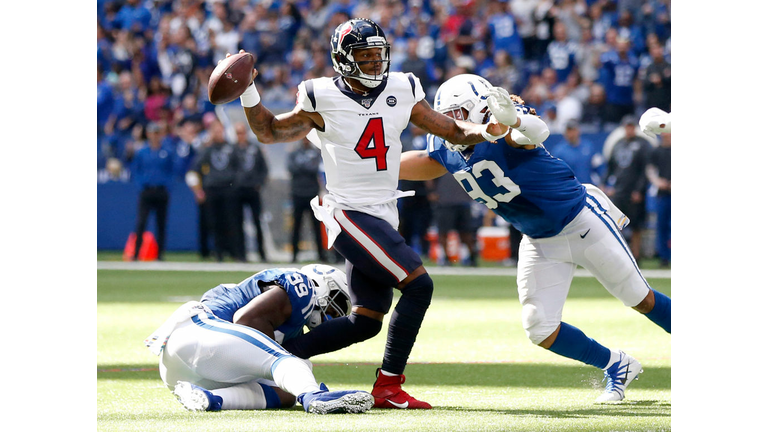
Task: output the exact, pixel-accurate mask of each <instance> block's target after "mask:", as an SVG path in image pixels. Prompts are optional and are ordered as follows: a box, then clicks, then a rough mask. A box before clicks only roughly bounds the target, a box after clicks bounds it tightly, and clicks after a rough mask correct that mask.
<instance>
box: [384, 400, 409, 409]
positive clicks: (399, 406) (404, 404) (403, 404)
mask: <svg viewBox="0 0 768 432" xmlns="http://www.w3.org/2000/svg"><path fill="white" fill-rule="evenodd" d="M387 402H389V403H391V404H392V405H394V406H395V407H397V408H400V409H406V408H408V401H405V403H397V402H392V401H391V400H389V399H387Z"/></svg>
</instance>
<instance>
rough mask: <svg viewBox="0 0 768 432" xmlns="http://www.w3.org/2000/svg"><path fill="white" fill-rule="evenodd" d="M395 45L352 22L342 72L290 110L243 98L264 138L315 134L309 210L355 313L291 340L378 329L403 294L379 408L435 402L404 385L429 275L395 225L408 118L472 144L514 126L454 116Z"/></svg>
mask: <svg viewBox="0 0 768 432" xmlns="http://www.w3.org/2000/svg"><path fill="white" fill-rule="evenodd" d="M389 51H390V45H389V43H388V42H387V39H386V36H385V35H384V32H383V31H382V29H381V27H379V25H378V24H376V23H375V22H373V21H371V20H369V19H361V18H358V19H352V20H349V21H347V22H345V23H343V24H341V25H339V26H338V27H337V28H336V30H335V31H334V34H333V35H332V37H331V60H332V62H333V67H334V70H335V71H336V72H337V73H338V74H339V75H338V76H336V77H333V78H317V79H310V80H306V81H304V82H302V83H301V84H299V91H298V100H297V104H296V107H295V108H294V109H293V111H291V112H288V113H284V114H280V115H277V116H275V115H274V114H272V113H271V112H270V111H269V110H268V109H267V108H265V107H264V106H263V104H261V103H260V100H261V98H260V96H259V94H258V91H257V90H256V86H255V84H251V86H250V87H248V89H247V90H246V91H245V92H244V93H243V94H242V95H241V96H240V101H241V104H242V106H243V107H244V110H245V115H246V118H247V119H248V123H249V124H250V126H251V129H252V130H253V132H254V133H255V134H256V136H257V137H258V139H259V141H261V142H262V143H265V144H271V143H281V142H292V141H298V140H300V139H302V138H304V137H305V136H308V134H309V133H310V132H312V134H311V135H309V138H311V139H313V140H314V141H315V142H316V144H317V145H318V146H319V147H320V148H321V150H322V156H323V163H324V165H325V169H326V175H327V189H328V192H329V193H328V194H327V195H325V196H324V197H323V200H322V203H321V202H320V201H319V199H318V198H315V200H314V202H313V210H314V212H315V216H316V217H317V218H318V219H320V220H321V221H322V222H323V223H324V224H325V226H326V229H327V230H328V239H329V247H330V245H333V247H334V248H335V249H336V250H337V251H338V252H339V253H340V254H341V255H342V256H344V258H345V259H346V266H347V267H346V270H347V278H348V281H349V288H350V292H351V297H352V305H353V311H352V314H351V315H350V316H348V317H341V318H338V319H335V320H330V321H328V322H325V323H323V324H322V325H320V326H318V327H317V328H316V329H315V330H313V331H312V332H310V333H307V334H306V335H303V336H299V337H297V338H294V339H292V340H291V341H289V342H288V343H287V344H286V345H285V347H286V348H287V349H288V350H289V351H291V352H292V353H294V354H296V355H297V356H299V357H302V358H309V357H311V356H314V355H317V354H322V353H326V352H329V351H334V350H337V349H340V348H343V347H346V346H349V345H351V344H353V343H357V342H361V341H364V340H366V339H369V338H371V337H373V336H375V335H376V334H377V333H379V331H380V330H381V327H382V321H383V318H384V316H385V315H386V314H387V312H389V309H390V307H391V305H392V299H393V288H397V289H399V290H400V291H401V292H402V296H401V298H400V300H399V301H398V303H397V305H396V306H395V310H394V311H393V312H392V316H391V319H390V323H389V330H388V335H387V343H386V347H385V351H384V358H383V362H382V366H381V368H379V369H377V371H376V376H377V379H376V382H375V383H374V387H373V391H372V392H371V393H372V394H373V396H374V397H375V407H378V408H400V409H405V408H407V409H429V408H431V405H430V404H429V403H426V402H423V401H419V400H417V399H415V398H413V397H411V396H410V395H409V394H408V393H406V392H405V391H403V390H402V388H401V384H402V383H403V382H404V381H405V376H404V375H403V372H404V370H405V366H406V363H407V361H408V357H409V355H410V352H411V349H412V347H413V344H414V342H415V341H416V336H417V334H418V332H419V328H420V327H421V323H422V320H423V318H424V314H425V313H426V311H427V308H428V307H429V304H430V302H431V298H432V290H433V283H432V279H431V278H430V276H429V275H428V274H427V272H426V270H425V269H424V266H423V265H422V262H421V259H420V257H419V255H418V254H417V253H415V252H414V251H413V250H412V249H411V248H410V247H409V246H407V245H406V243H405V240H404V239H403V237H402V236H401V235H400V234H399V233H398V232H397V226H398V224H399V221H398V213H397V199H398V198H400V197H403V196H408V195H412V194H413V192H411V193H410V194H409V193H404V192H400V191H398V190H397V186H398V177H399V170H400V154H401V152H402V144H401V142H400V135H401V134H402V132H403V130H404V129H405V128H406V127H407V126H408V123H409V122H410V123H413V124H415V125H416V126H418V127H420V128H421V129H424V130H425V131H427V132H429V133H432V134H435V135H437V136H440V137H443V138H445V139H447V140H449V141H451V142H455V143H461V144H476V143H479V142H482V141H487V140H495V139H498V138H501V137H502V136H504V135H505V134H507V133H508V132H509V128H508V126H506V125H504V124H499V123H497V122H495V121H494V122H490V123H488V124H486V125H479V124H472V123H469V122H464V121H456V120H454V119H451V118H449V117H446V116H444V115H442V114H440V113H438V112H436V111H434V110H433V109H432V108H431V107H430V106H429V103H428V102H427V101H426V100H424V97H425V95H424V90H423V89H422V87H421V83H420V82H419V79H418V78H416V77H415V76H414V75H413V74H410V73H400V72H389ZM257 74H258V72H257V71H256V70H254V77H255V76H256V75H257ZM511 115H514V110H513V112H512V113H511Z"/></svg>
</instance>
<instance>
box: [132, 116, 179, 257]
mask: <svg viewBox="0 0 768 432" xmlns="http://www.w3.org/2000/svg"><path fill="white" fill-rule="evenodd" d="M160 131H161V128H160V126H159V125H158V124H157V123H150V124H149V125H147V129H146V133H147V144H148V145H147V146H144V147H142V148H141V149H139V150H138V151H137V152H136V154H135V156H134V158H133V161H132V164H131V176H132V178H133V180H134V182H135V183H136V184H137V185H138V186H139V189H140V190H141V192H140V194H139V210H138V217H137V220H136V247H135V251H134V255H133V259H134V260H135V259H137V258H138V256H139V251H140V250H141V245H142V241H143V238H142V237H143V234H144V230H145V229H146V227H147V220H148V219H149V212H150V211H154V212H155V222H156V230H157V235H156V238H157V246H158V256H157V259H158V260H160V261H162V260H163V252H165V221H166V215H167V211H168V188H169V187H170V185H171V182H172V180H173V174H174V171H173V169H174V164H173V159H174V153H175V152H174V151H173V150H172V149H168V148H166V147H164V146H163V145H162V140H163V137H162V135H161V133H160Z"/></svg>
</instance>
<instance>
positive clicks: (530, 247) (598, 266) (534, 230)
mask: <svg viewBox="0 0 768 432" xmlns="http://www.w3.org/2000/svg"><path fill="white" fill-rule="evenodd" d="M485 95H487V96H486V97H485V98H484V97H483V96H485ZM512 100H515V103H516V104H517V105H518V108H519V110H520V111H519V113H518V116H517V118H516V119H514V121H515V122H519V123H520V124H521V125H522V126H521V127H518V128H516V129H515V130H513V131H512V133H511V134H510V135H508V136H506V137H505V138H503V139H500V140H498V141H496V140H494V141H493V142H485V143H480V144H477V145H475V146H457V145H454V144H451V143H450V142H446V141H444V140H442V139H440V138H437V137H434V136H428V137H427V143H428V144H427V150H424V151H409V152H406V153H404V154H403V157H402V161H401V169H400V174H401V178H403V179H406V180H429V179H433V178H437V177H439V176H442V175H444V174H447V173H450V174H452V175H453V177H454V178H455V179H456V181H458V182H459V184H461V185H462V187H463V188H464V189H465V190H466V191H467V193H468V194H469V195H470V196H471V197H472V198H474V199H475V200H476V201H478V202H480V203H482V204H485V205H486V206H487V207H488V208H489V209H492V210H493V211H494V212H495V213H496V214H497V215H499V216H501V217H502V218H504V220H506V221H507V222H509V223H511V224H512V225H513V226H514V227H515V228H516V229H518V230H519V231H520V232H521V233H523V240H522V242H521V243H520V252H519V257H520V260H519V264H518V276H517V286H518V293H519V297H520V303H521V304H522V306H523V314H522V315H523V316H522V321H523V327H524V328H525V332H526V334H527V335H528V338H529V339H530V340H531V342H533V343H535V344H537V345H539V346H541V347H543V348H545V349H548V350H550V351H552V352H554V353H557V354H559V355H562V356H564V357H568V358H571V359H574V360H577V361H581V362H583V363H586V364H588V365H592V366H595V367H597V368H600V369H602V370H603V371H604V374H605V377H606V388H605V391H604V392H603V393H602V394H601V395H600V396H599V397H598V398H597V402H615V401H620V400H622V399H624V391H625V390H626V387H627V386H628V385H629V384H630V383H631V382H632V380H633V379H635V378H636V377H637V375H638V374H639V373H640V372H642V367H641V365H640V363H639V362H638V361H637V360H635V359H634V358H633V357H631V356H629V355H627V354H626V353H624V352H622V351H619V350H615V349H609V348H607V347H605V346H603V345H601V344H600V343H598V342H597V341H595V340H594V339H591V338H589V337H587V336H586V335H585V334H584V333H583V332H582V331H581V330H579V329H578V328H576V327H575V326H572V325H570V324H568V323H565V322H562V321H561V318H562V312H563V306H564V304H565V300H566V297H567V296H568V290H569V288H570V285H571V281H572V280H573V274H574V271H575V270H576V267H577V266H582V267H584V268H585V269H587V270H589V271H590V272H591V273H592V274H593V275H594V276H595V277H596V278H597V279H598V280H599V281H600V283H601V284H603V286H604V287H605V288H606V289H607V290H608V291H609V292H610V293H611V294H612V295H614V296H615V297H616V298H618V299H619V300H621V301H622V303H624V305H625V306H628V307H632V308H634V309H635V310H637V311H638V312H640V313H642V314H644V315H645V316H646V317H647V318H648V319H650V320H651V321H652V322H653V323H655V324H656V325H658V326H659V327H661V328H662V329H664V330H666V331H667V332H669V333H671V332H672V329H671V306H672V302H671V299H670V298H669V297H668V296H666V295H664V294H662V293H660V292H658V291H656V290H654V289H652V288H651V287H650V286H649V285H648V282H647V281H646V280H645V278H644V277H643V275H642V274H641V273H640V270H639V269H638V267H637V263H636V262H635V260H634V258H633V256H632V254H631V253H630V252H629V248H628V247H627V244H626V243H625V241H624V239H623V237H622V236H621V233H620V231H619V230H620V229H621V228H622V227H623V225H626V223H627V222H626V219H625V218H623V216H624V215H623V214H622V213H621V212H620V211H619V210H618V209H616V208H615V206H613V204H612V203H611V201H610V200H609V199H608V197H607V196H605V194H603V193H602V192H601V191H600V190H599V189H597V188H596V187H594V186H592V185H582V184H581V183H580V182H579V181H578V180H577V179H576V176H575V175H574V173H573V170H571V168H570V167H569V166H568V165H567V164H566V163H565V162H563V161H562V160H560V159H558V158H555V157H553V156H552V155H550V154H549V152H547V150H546V149H545V148H544V147H543V145H542V143H543V142H544V140H545V139H546V138H547V137H548V136H549V130H548V128H547V126H546V124H545V123H544V122H543V121H542V120H541V119H540V118H538V117H537V116H536V115H535V110H532V109H531V108H530V107H526V106H524V105H523V101H522V99H520V98H519V97H518V96H510V95H509V94H508V93H506V91H498V90H495V89H493V88H491V85H490V84H489V83H488V81H486V80H485V79H483V78H482V77H479V76H477V75H471V74H465V75H458V76H456V77H453V78H451V79H449V80H448V81H446V82H445V83H443V84H442V85H441V86H440V88H439V89H438V91H437V94H436V95H435V109H436V110H438V111H440V112H443V113H445V114H446V115H448V116H452V117H453V116H456V117H459V118H467V119H470V120H472V121H475V122H478V123H482V122H483V121H484V120H485V119H487V118H488V117H489V116H490V115H491V113H493V114H496V113H497V112H498V105H499V104H511V103H512ZM489 108H490V109H489ZM497 118H498V119H499V120H500V121H505V120H503V119H502V115H497ZM509 121H512V119H510V120H509Z"/></svg>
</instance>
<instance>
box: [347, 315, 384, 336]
mask: <svg viewBox="0 0 768 432" xmlns="http://www.w3.org/2000/svg"><path fill="white" fill-rule="evenodd" d="M349 321H350V322H351V323H352V324H353V325H352V328H351V331H350V335H349V336H350V338H351V339H354V342H352V343H355V342H362V341H365V340H368V339H370V338H372V337H374V336H376V335H377V334H379V332H380V331H381V327H382V322H381V321H379V320H376V319H373V318H370V317H367V316H365V315H358V314H356V313H354V312H353V313H352V315H350V316H349Z"/></svg>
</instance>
